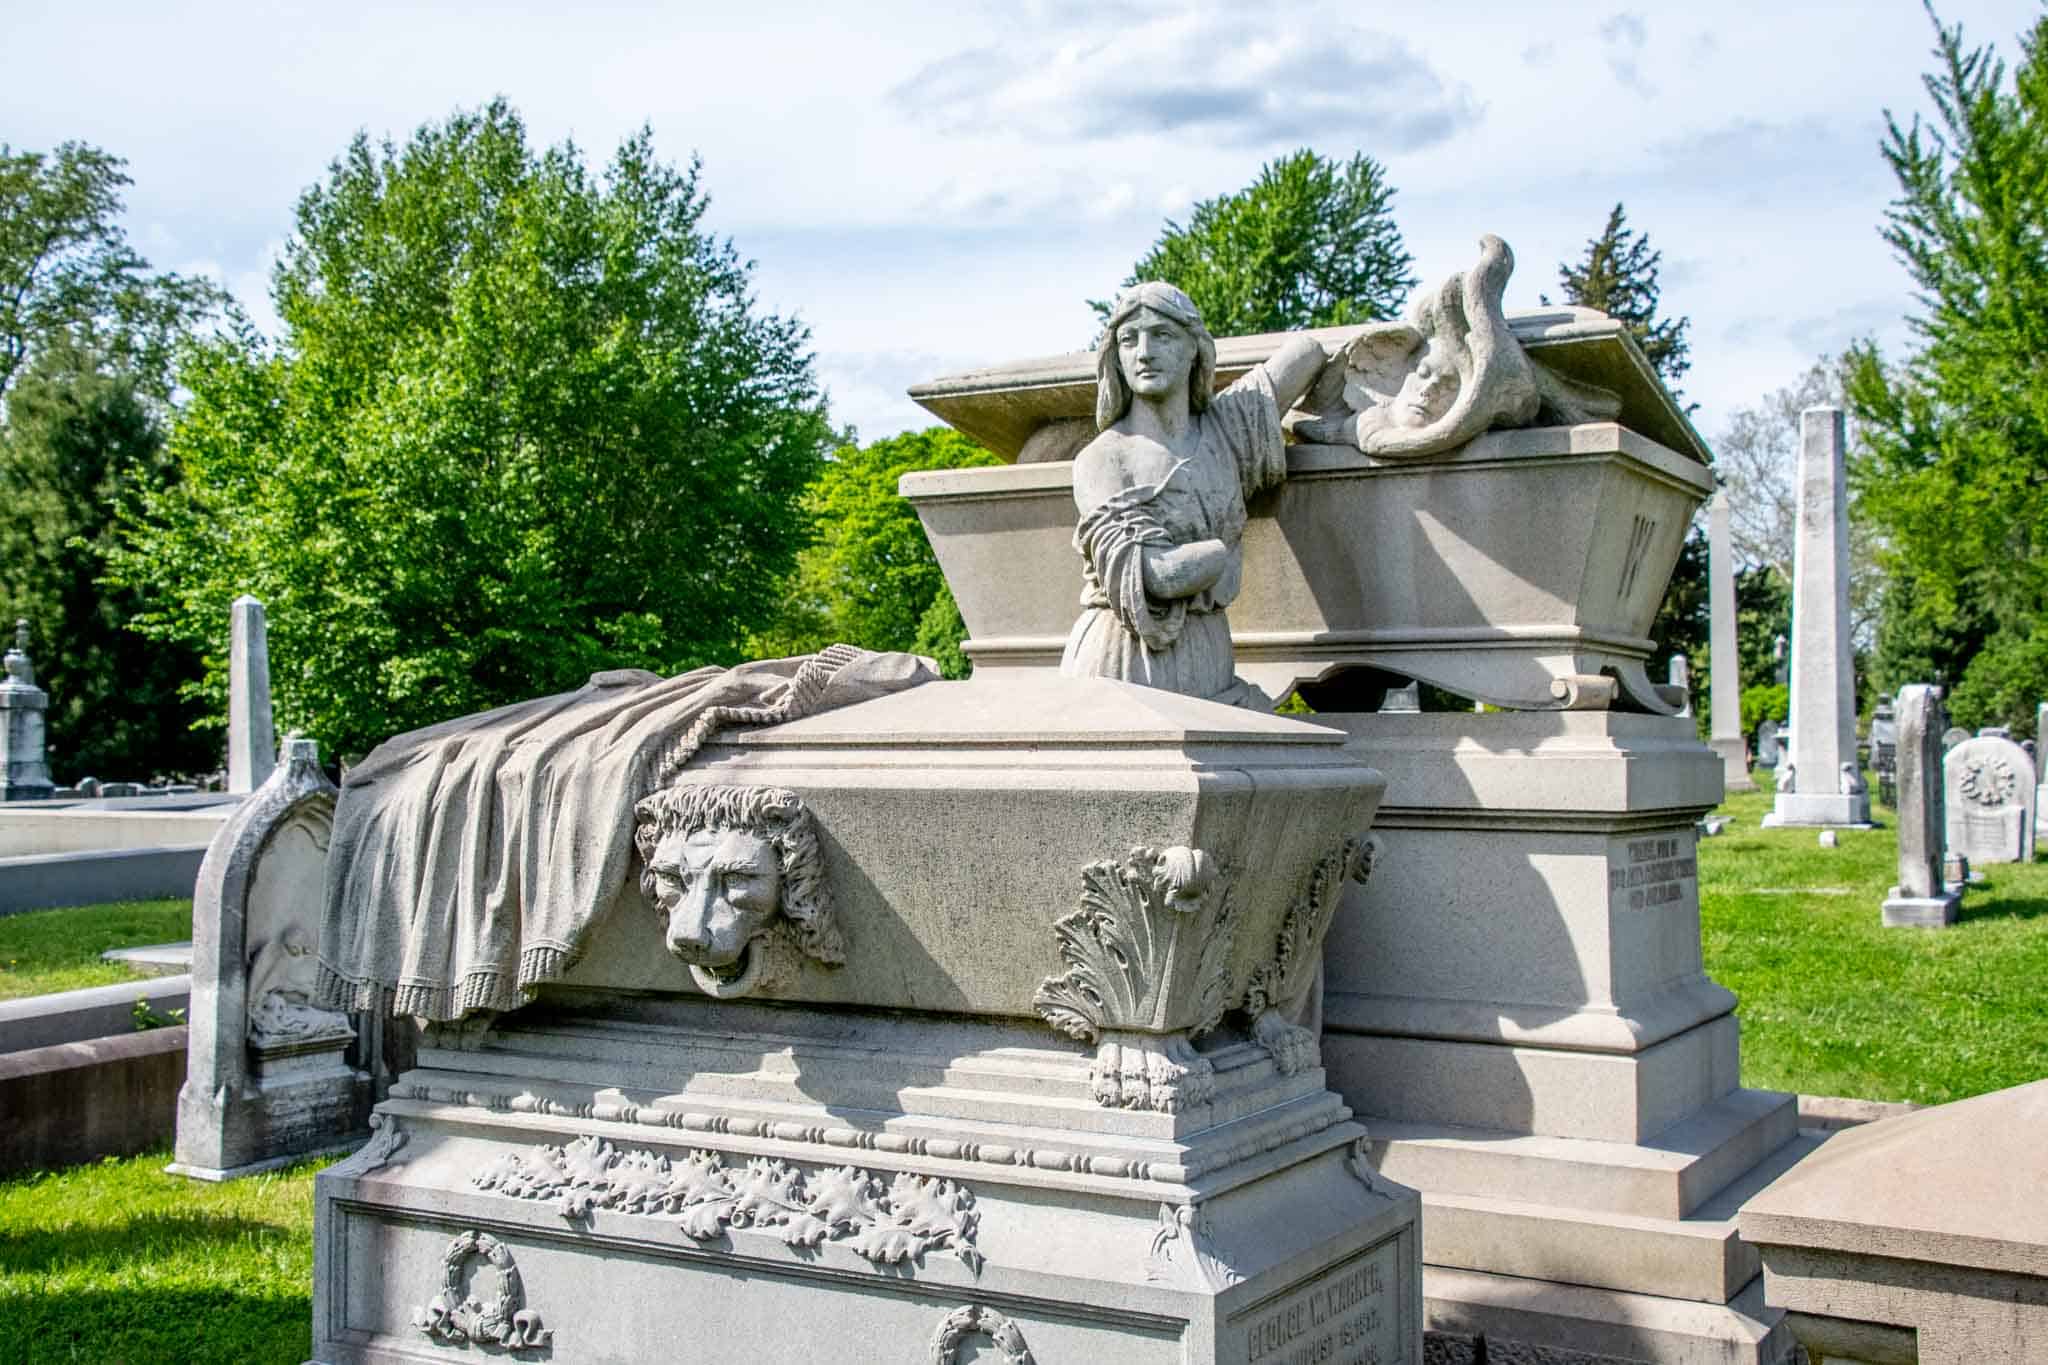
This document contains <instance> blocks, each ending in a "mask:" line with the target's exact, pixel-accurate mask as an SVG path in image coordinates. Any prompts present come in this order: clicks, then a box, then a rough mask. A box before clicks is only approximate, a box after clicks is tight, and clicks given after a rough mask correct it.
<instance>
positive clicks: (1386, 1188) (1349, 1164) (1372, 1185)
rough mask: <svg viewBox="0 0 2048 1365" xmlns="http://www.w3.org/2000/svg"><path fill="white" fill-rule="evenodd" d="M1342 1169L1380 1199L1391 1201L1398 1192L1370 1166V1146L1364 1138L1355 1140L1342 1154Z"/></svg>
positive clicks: (1376, 1169)
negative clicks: (1349, 1148)
mask: <svg viewBox="0 0 2048 1365" xmlns="http://www.w3.org/2000/svg"><path fill="white" fill-rule="evenodd" d="M1344 1169H1345V1170H1347V1171H1349V1172H1350V1173H1351V1176H1352V1178H1353V1179H1354V1180H1356V1181H1358V1183H1359V1184H1361V1185H1363V1186H1365V1188H1366V1189H1367V1190H1369V1191H1371V1192H1372V1193H1374V1194H1376V1195H1378V1196H1379V1197H1380V1198H1382V1199H1392V1198H1394V1197H1395V1196H1396V1195H1397V1194H1398V1193H1399V1191H1397V1190H1396V1189H1395V1188H1394V1186H1392V1185H1391V1184H1389V1183H1388V1182H1387V1181H1386V1180H1384V1179H1382V1178H1381V1176H1380V1173H1379V1169H1378V1168H1377V1167H1375V1166H1374V1165H1373V1164H1372V1144H1371V1143H1370V1142H1369V1141H1368V1140H1367V1139H1365V1138H1362V1137H1361V1138H1355V1139H1353V1141H1352V1143H1351V1150H1350V1151H1348V1152H1346V1153H1345V1154H1344Z"/></svg>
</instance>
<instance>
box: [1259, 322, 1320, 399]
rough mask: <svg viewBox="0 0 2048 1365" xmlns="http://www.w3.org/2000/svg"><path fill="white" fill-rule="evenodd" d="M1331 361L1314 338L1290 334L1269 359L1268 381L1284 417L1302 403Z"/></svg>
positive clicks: (1266, 364)
mask: <svg viewBox="0 0 2048 1365" xmlns="http://www.w3.org/2000/svg"><path fill="white" fill-rule="evenodd" d="M1328 360H1329V356H1328V354H1326V353H1325V352H1324V350H1323V348H1322V344H1321V343H1320V342H1318V341H1317V340H1316V339H1315V338H1314V337H1305V336H1297V337H1290V338H1288V340H1287V341H1285V342H1284V343H1282V344H1281V347H1280V349H1279V350H1277V351H1275V352H1273V354H1272V355H1270V356H1268V357H1267V358H1266V363H1265V366H1264V368H1265V371H1266V380H1267V382H1268V383H1270V384H1271V385H1272V386H1273V402H1274V404H1275V405H1276V406H1277V407H1278V408H1279V409H1280V413H1281V415H1282V416H1285V415H1286V414H1287V412H1288V411H1289V410H1290V409H1292V408H1293V407H1294V405H1295V404H1296V403H1299V402H1300V401H1301V399H1302V396H1303V395H1304V394H1306V393H1307V392H1308V390H1309V386H1310V385H1311V384H1314V383H1315V382H1316V376H1317V375H1319V374H1321V373H1322V372H1323V366H1324V364H1326V363H1327V362H1328Z"/></svg>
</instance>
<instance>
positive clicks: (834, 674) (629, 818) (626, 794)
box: [320, 645, 936, 1020]
mask: <svg viewBox="0 0 2048 1365" xmlns="http://www.w3.org/2000/svg"><path fill="white" fill-rule="evenodd" d="M935 676H936V674H934V673H933V672H932V670H931V668H930V667H929V665H928V663H927V661H925V660H923V659H920V658H918V657H917V656H915V655H908V654H871V653H868V652H867V651H864V650H857V649H853V648H850V647H848V646H845V645H835V646H833V647H832V648H831V649H828V650H825V651H823V652H821V653H819V654H816V655H811V656H806V657H800V658H794V659H773V660H767V661H764V662H760V663H752V664H744V665H741V666H740V667H738V668H730V669H727V668H700V669H697V670H696V671H694V672H690V673H685V674H682V675H681V676H679V677H674V678H668V679H661V678H657V677H656V676H655V675H654V674H652V673H645V672H640V671H638V670H631V671H620V672H614V673H600V674H597V675H595V676H594V677H592V678H591V680H590V682H589V683H588V684H587V685H586V686H584V687H581V688H578V689H577V690H576V691H574V692H566V693H562V694H561V695H558V696H552V697H541V698H538V699H536V700H533V701H527V702H520V703H518V704H516V705H513V706H506V707H501V708H500V709H498V710H496V711H486V712H484V713H482V714H481V715H475V716H464V717H463V718H461V719H459V720H452V721H447V722H445V723H443V724H440V725H434V726H429V727H427V728H426V729H424V730H415V731H413V732H412V733H410V734H406V735H400V736H399V737H397V738H396V739H392V740H388V741H386V742H385V743H383V744H381V745H379V746H378V747H377V748H376V750H375V751H374V752H372V753H371V754H370V756H369V757H368V758H366V759H364V760H363V761H362V763H360V764H358V765H357V766H356V767H354V768H352V769H350V770H349V773H348V776H347V778H346V780H345V781H344V782H343V784H342V790H341V797H340V800H339V801H338V803H337V804H336V806H335V812H334V837H333V842H332V844H331V846H330V848H329V852H328V860H327V887H326V897H325V904H324V906H323V909H322V915H321V925H320V997H321V1001H322V1003H325V1004H329V1005H331V1006H333V1007H336V1008H340V1009H353V1010H375V1011H378V1012H389V1013H393V1014H406V1015H412V1016H413V1017H415V1018H418V1019H427V1020H450V1019H457V1018H460V1017H461V1016H462V1015H464V1014H466V1013H468V1012H469V1011H472V1010H509V1009H514V1008H516V1007H518V1006H519V1005H522V1004H524V1003H526V1002H527V1001H529V1000H531V999H532V998H533V990H534V988H535V987H536V986H538V985H541V984H542V983H545V982H549V981H555V980H558V979H560V978H561V976H562V975H563V973H565V972H566V971H568V969H569V968H570V967H571V966H573V965H574V964H575V962H576V960H577V959H578V958H579V957H580V956H581V955H582V952H583V948H584V945H585V938H586V936H587V934H588V933H589V931H590V928H591V926H592V925H594V924H595V923H596V922H597V919H598V917H599V915H600V914H602V913H603V912H604V910H605V909H606V908H607V907H608V906H609V905H610V904H611V902H612V899H613V897H614V896H616V895H617V894H618V892H619V889H620V887H621V886H622V885H623V884H624V883H625V881H626V878H627V876H628V873H629V871H630V863H631V860H632V857H633V805H634V803H635V802H636V801H638V800H639V799H640V798H641V797H643V796H646V795H647V794H649V793H650V792H651V791H653V790H655V789H656V788H658V787H660V786H662V785H665V784H666V783H667V782H668V781H669V780H670V779H671V778H672V777H673V776H674V774H675V772H676V771H677V770H678V769H679V768H681V767H682V766H683V764H684V763H685V762H687V761H688V759H689V757H690V755H691V754H693V753H695V752H696V750H697V748H698V747H699V746H700V745H702V744H703V743H704V741H705V740H706V739H708V738H709V737H710V736H711V735H712V734H713V733H715V732H716V731H717V730H719V729H721V728H724V727H727V726H731V725H761V724H772V723H775V722H778V721H784V720H794V719H796V718H797V717H799V716H804V715H810V714H813V713H815V712H818V711H824V710H829V709H831V708H833V707H836V706H844V705H847V704H849V703H851V702H857V701H865V700H869V699H871V698H874V697H878V696H882V695H884V694H885V693H889V692H895V691H900V690H902V689H903V688H907V687H913V686H916V685H917V684H919V683H923V682H928V681H930V680H932V679H933V678H934V677H935Z"/></svg>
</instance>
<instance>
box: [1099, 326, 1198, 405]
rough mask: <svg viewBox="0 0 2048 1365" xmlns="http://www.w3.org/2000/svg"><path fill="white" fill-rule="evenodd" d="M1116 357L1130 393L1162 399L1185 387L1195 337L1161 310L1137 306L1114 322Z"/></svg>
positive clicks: (1193, 364) (1191, 365)
mask: <svg viewBox="0 0 2048 1365" xmlns="http://www.w3.org/2000/svg"><path fill="white" fill-rule="evenodd" d="M1116 358H1117V362H1118V363H1119V364H1120V365H1122V367H1123V372H1124V382H1125V383H1126V384H1128V385H1130V388H1131V392H1132V393H1135V394H1139V395H1141V396H1143V397H1146V398H1164V397H1167V396H1169V395H1171V394H1172V393H1173V391H1174V389H1175V388H1177V387H1178V388H1186V387H1187V383H1188V375H1189V374H1190V373H1191V372H1192V371H1193V369H1194V366H1195V338H1194V336H1193V335H1192V334H1191V333H1190V332H1189V331H1188V329H1187V328H1185V327H1183V326H1181V325H1180V324H1179V323H1178V322H1175V321H1174V320H1173V319H1172V318H1170V317H1167V316H1166V315H1165V314H1164V313H1158V312H1154V311H1153V310H1152V309H1150V308H1140V309H1139V310H1138V311H1137V312H1135V313H1133V314H1131V315H1130V316H1129V317H1127V318H1125V319H1124V320H1123V321H1122V322H1120V323H1118V324H1117V327H1116Z"/></svg>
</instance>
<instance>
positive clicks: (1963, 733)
mask: <svg viewBox="0 0 2048 1365" xmlns="http://www.w3.org/2000/svg"><path fill="white" fill-rule="evenodd" d="M1968 738H1970V732H1969V731H1968V730H1965V729H1964V728H1963V727H1962V726H1960V725H1951V726H1949V727H1948V729H1946V730H1943V731H1942V732H1941V751H1942V752H1943V753H1947V752H1948V751H1949V750H1950V749H1953V748H1955V747H1956V745H1958V744H1961V743H1962V742H1963V741H1964V740H1966V739H1968Z"/></svg>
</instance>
